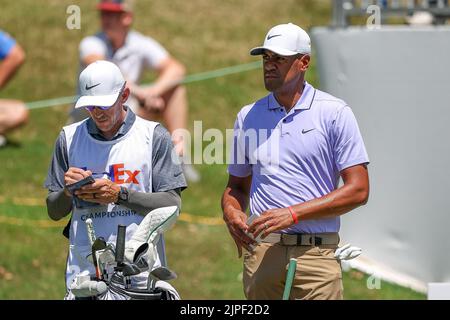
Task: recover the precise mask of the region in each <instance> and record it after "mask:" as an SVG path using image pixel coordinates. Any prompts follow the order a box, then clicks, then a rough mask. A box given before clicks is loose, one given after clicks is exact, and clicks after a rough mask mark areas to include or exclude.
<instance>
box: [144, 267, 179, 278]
mask: <svg viewBox="0 0 450 320" xmlns="http://www.w3.org/2000/svg"><path fill="white" fill-rule="evenodd" d="M150 274H151V275H152V276H153V277H155V278H157V279H158V280H163V281H167V280H172V279H176V278H177V274H176V273H175V272H173V271H172V270H170V269H168V268H166V267H159V268H156V269H153V270H152V271H151V272H150Z"/></svg>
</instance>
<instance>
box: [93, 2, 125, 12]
mask: <svg viewBox="0 0 450 320" xmlns="http://www.w3.org/2000/svg"><path fill="white" fill-rule="evenodd" d="M97 9H98V10H101V11H110V12H127V11H131V10H132V8H131V3H130V1H126V0H102V1H100V3H99V4H97Z"/></svg>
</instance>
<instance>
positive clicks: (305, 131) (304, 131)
mask: <svg viewBox="0 0 450 320" xmlns="http://www.w3.org/2000/svg"><path fill="white" fill-rule="evenodd" d="M314 129H316V128H312V129H309V130H305V129H303V130H302V133H303V134H305V133H308V132H310V131H313V130H314Z"/></svg>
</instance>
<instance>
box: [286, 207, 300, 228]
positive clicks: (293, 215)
mask: <svg viewBox="0 0 450 320" xmlns="http://www.w3.org/2000/svg"><path fill="white" fill-rule="evenodd" d="M288 209H289V211H290V212H291V215H292V219H294V223H295V224H297V223H298V218H297V215H296V214H295V212H294V210H293V209H292V207H291V206H289V207H288Z"/></svg>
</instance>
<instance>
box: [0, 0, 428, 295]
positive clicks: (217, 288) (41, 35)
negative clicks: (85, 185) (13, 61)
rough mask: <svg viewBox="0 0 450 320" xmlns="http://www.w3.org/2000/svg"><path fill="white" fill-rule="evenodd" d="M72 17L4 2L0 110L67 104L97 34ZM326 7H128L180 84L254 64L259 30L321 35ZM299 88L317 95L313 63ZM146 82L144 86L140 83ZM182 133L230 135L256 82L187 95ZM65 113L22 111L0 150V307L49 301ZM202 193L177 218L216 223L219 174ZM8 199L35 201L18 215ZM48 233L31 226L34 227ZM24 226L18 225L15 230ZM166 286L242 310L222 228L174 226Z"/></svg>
mask: <svg viewBox="0 0 450 320" xmlns="http://www.w3.org/2000/svg"><path fill="white" fill-rule="evenodd" d="M76 3H77V4H78V5H79V6H80V7H81V10H82V25H81V26H82V28H81V30H68V29H66V27H65V24H66V18H67V15H66V7H67V6H68V5H71V4H73V1H72V0H47V1H45V5H43V3H42V2H41V1H33V0H21V1H13V0H4V1H2V9H1V10H0V28H2V29H4V30H7V31H8V32H10V33H11V34H12V35H13V36H14V37H15V38H16V39H17V40H18V42H19V43H20V44H21V45H22V46H23V47H24V48H25V51H26V53H27V62H26V64H25V65H24V66H23V67H22V69H21V70H20V72H19V73H18V74H17V76H16V77H15V78H14V79H13V81H12V82H11V83H10V84H9V85H8V86H7V88H5V89H4V90H2V91H0V98H17V99H22V100H24V101H34V100H41V99H48V98H56V97H61V96H71V95H73V94H74V92H75V84H76V74H77V71H78V61H77V59H78V58H77V56H78V52H77V47H78V43H79V41H80V40H81V39H82V38H83V37H84V36H86V35H88V34H92V33H94V32H95V31H96V30H97V28H98V25H99V24H98V19H97V13H96V12H95V10H93V8H94V1H92V0H82V1H77V2H76ZM328 4H329V1H324V0H320V1H318V0H309V1H296V0H285V1H283V5H280V4H279V2H277V1H272V0H260V1H241V0H239V1H238V0H229V1H219V0H194V1H184V0H170V1H164V0H140V1H138V7H137V10H136V22H135V27H136V29H137V30H139V31H141V32H143V33H145V34H149V35H152V36H153V37H154V38H155V39H157V40H159V41H161V43H163V44H164V45H165V47H166V48H167V49H168V50H169V51H170V52H171V53H172V54H173V55H174V56H176V57H177V58H179V59H180V60H181V61H182V62H183V63H184V64H185V65H186V67H187V69H188V73H189V74H194V73H198V72H204V71H208V70H214V69H219V68H223V67H227V66H231V65H237V64H243V63H248V62H252V61H256V60H257V59H256V58H253V57H250V56H249V55H248V50H249V49H250V48H251V47H253V46H256V45H259V44H260V43H261V42H262V40H263V37H264V35H265V34H266V32H267V28H268V27H270V26H272V25H275V24H278V23H281V22H288V21H292V22H296V23H298V24H300V25H302V26H304V27H305V28H309V27H311V26H313V25H326V24H328V22H329V20H330V8H329V6H328ZM312 61H313V65H312V67H311V70H310V71H309V74H308V81H310V82H311V83H313V84H314V85H318V79H317V73H316V72H315V61H314V58H313V60H312ZM150 79H152V77H151V76H150V75H147V76H146V77H145V80H146V81H149V80H150ZM187 88H188V98H189V106H190V129H192V128H193V121H194V120H202V121H203V132H204V131H205V130H206V129H208V128H218V129H219V130H222V131H223V130H225V129H226V128H232V126H233V123H234V118H235V116H236V113H237V112H238V110H239V109H240V108H241V107H242V106H243V105H245V104H248V103H250V102H252V101H254V100H255V99H257V98H258V97H261V96H262V95H264V94H266V92H265V90H264V88H263V85H262V78H261V70H253V71H247V72H244V73H241V74H236V75H230V76H226V77H223V78H218V79H212V80H207V81H203V82H197V83H191V84H189V85H188V87H187ZM68 110H69V106H59V107H53V108H48V109H40V110H33V111H32V112H31V117H30V122H29V124H28V125H27V126H26V127H24V128H23V129H20V130H18V131H16V132H14V133H13V134H12V135H10V136H9V137H8V138H9V139H10V141H12V144H10V145H8V146H7V147H6V148H3V149H0V164H1V165H0V299H61V297H62V296H63V295H64V276H63V274H64V268H65V260H66V255H67V246H68V243H67V241H66V239H65V238H63V236H62V235H61V227H58V224H57V223H54V222H51V221H50V220H49V219H48V218H47V213H46V209H45V207H44V199H45V195H46V190H45V189H44V188H43V187H42V184H43V181H44V179H45V176H46V173H47V167H48V164H49V160H50V157H51V153H52V150H53V144H54V141H55V139H56V137H57V135H58V133H59V131H60V130H61V126H63V125H64V124H65V121H66V119H67V112H68ZM197 168H198V169H199V170H200V172H201V174H202V181H201V182H200V183H197V184H193V185H191V186H190V187H189V188H188V189H187V190H186V191H185V192H184V193H183V210H182V211H183V212H188V213H189V214H192V215H200V216H209V217H221V211H220V197H221V193H222V191H223V188H224V185H225V183H226V179H227V174H226V167H225V166H224V165H198V166H197ZM16 198H19V200H20V199H27V198H37V199H41V201H42V202H41V204H39V203H38V204H33V205H24V204H21V203H22V202H21V201H18V200H17V199H16ZM38 220H39V221H41V220H46V221H48V224H46V225H38V224H36V221H38ZM21 221H25V222H24V223H22V225H18V224H17V223H19V222H21ZM166 239H167V252H168V259H169V263H170V266H171V267H172V268H173V269H174V270H175V271H176V272H177V273H178V275H179V278H178V279H177V280H175V281H174V282H173V284H174V286H175V287H176V288H177V289H178V290H179V291H180V293H181V296H182V297H183V298H185V299H243V298H244V296H243V292H242V284H241V280H240V279H241V271H242V261H241V260H239V259H238V258H237V252H236V249H235V245H234V243H233V241H232V240H231V238H230V236H229V235H228V232H227V230H226V228H225V226H223V225H218V226H207V225H199V224H192V223H186V222H183V221H180V222H178V223H177V224H176V226H175V227H174V228H173V229H172V230H170V231H169V232H168V233H167V237H166ZM344 286H345V295H346V298H348V299H423V298H424V296H423V295H421V294H417V293H414V292H412V291H410V290H408V289H404V288H401V287H398V286H393V285H389V284H387V283H384V282H383V283H382V285H381V290H368V289H367V287H366V279H365V277H364V275H362V274H359V273H357V272H349V273H346V274H344Z"/></svg>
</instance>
